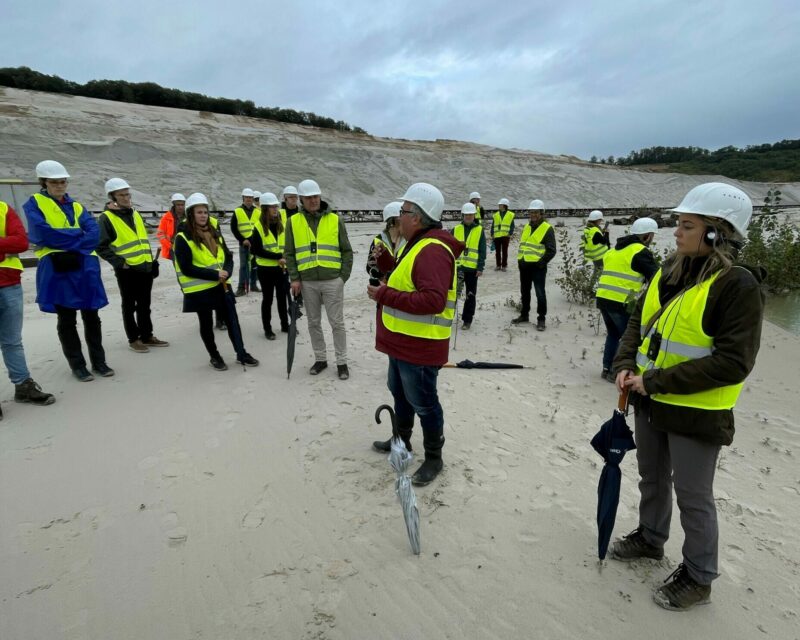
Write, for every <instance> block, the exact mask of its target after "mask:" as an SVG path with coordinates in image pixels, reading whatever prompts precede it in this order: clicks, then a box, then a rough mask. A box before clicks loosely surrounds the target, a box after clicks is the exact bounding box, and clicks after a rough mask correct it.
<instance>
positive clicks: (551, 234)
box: [518, 221, 556, 269]
mask: <svg viewBox="0 0 800 640" xmlns="http://www.w3.org/2000/svg"><path fill="white" fill-rule="evenodd" d="M542 222H544V221H542ZM539 224H542V223H541V222H540V223H539ZM539 224H537V225H536V226H535V227H531V231H534V230H535V229H537V228H538V227H539ZM526 226H531V223H530V222H528V224H527V225H526ZM522 233H525V227H522ZM520 237H522V236H520ZM542 244H543V245H544V255H543V256H542V259H541V260H539V261H537V262H525V261H524V260H518V266H519V267H520V268H521V269H546V268H547V263H548V262H550V261H551V260H552V259H553V258H555V256H556V232H555V229H554V228H553V226H552V225H550V228H549V229H548V230H547V231H546V232H545V234H544V238H542ZM523 265H524V266H523Z"/></svg>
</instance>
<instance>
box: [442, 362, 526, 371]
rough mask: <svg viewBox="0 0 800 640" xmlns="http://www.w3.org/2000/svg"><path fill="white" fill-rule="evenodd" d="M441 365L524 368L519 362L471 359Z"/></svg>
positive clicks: (468, 367)
mask: <svg viewBox="0 0 800 640" xmlns="http://www.w3.org/2000/svg"><path fill="white" fill-rule="evenodd" d="M442 366H443V367H445V368H446V369H525V367H524V366H523V365H521V364H512V363H510V362H473V361H472V360H462V361H461V362H446V363H445V364H443V365H442Z"/></svg>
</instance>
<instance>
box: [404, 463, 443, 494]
mask: <svg viewBox="0 0 800 640" xmlns="http://www.w3.org/2000/svg"><path fill="white" fill-rule="evenodd" d="M443 466H444V464H442V459H441V458H425V461H424V462H423V463H422V464H421V465H420V467H419V469H417V471H416V473H414V475H413V476H411V483H412V484H415V485H417V486H419V487H424V486H425V485H426V484H430V483H431V482H433V481H434V480H435V479H436V476H438V475H439V472H440V471H441V470H442V467H443Z"/></svg>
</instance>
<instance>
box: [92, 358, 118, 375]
mask: <svg viewBox="0 0 800 640" xmlns="http://www.w3.org/2000/svg"><path fill="white" fill-rule="evenodd" d="M92 371H94V372H95V373H96V374H97V375H98V376H103V377H104V378H110V377H111V376H113V375H114V370H113V369H112V368H111V367H109V366H108V365H107V364H106V363H105V362H104V363H103V364H98V365H97V366H96V367H92Z"/></svg>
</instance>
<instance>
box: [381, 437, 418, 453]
mask: <svg viewBox="0 0 800 640" xmlns="http://www.w3.org/2000/svg"><path fill="white" fill-rule="evenodd" d="M405 445H406V450H407V451H412V448H411V443H410V442H406V443H405ZM372 448H373V449H375V451H380V452H381V453H389V452H390V451H391V450H392V439H391V438H389V439H388V440H376V441H375V442H373V443H372Z"/></svg>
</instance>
